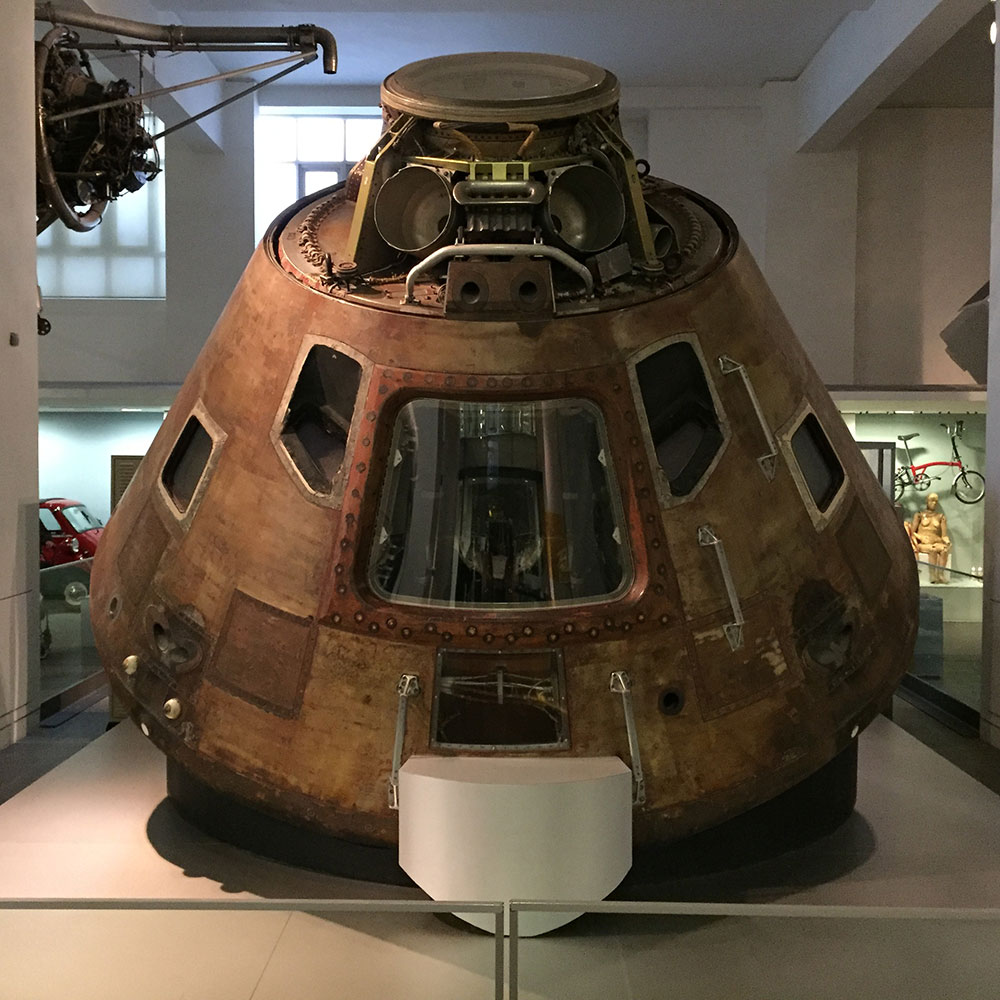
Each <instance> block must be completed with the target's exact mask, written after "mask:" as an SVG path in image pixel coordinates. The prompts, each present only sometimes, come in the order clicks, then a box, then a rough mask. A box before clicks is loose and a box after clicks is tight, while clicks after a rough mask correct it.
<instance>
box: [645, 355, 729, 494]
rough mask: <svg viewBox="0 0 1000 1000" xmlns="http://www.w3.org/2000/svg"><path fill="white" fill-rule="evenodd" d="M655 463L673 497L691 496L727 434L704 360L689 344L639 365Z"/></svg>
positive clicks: (655, 356) (652, 357) (650, 356)
mask: <svg viewBox="0 0 1000 1000" xmlns="http://www.w3.org/2000/svg"><path fill="white" fill-rule="evenodd" d="M635 374H636V378H637V379H638V382H639V392H640V393H641V395H642V405H643V407H644V408H645V411H646V419H647V421H649V432H650V435H651V437H652V439H653V447H654V448H655V449H656V458H657V461H658V462H659V463H660V468H662V469H663V472H664V474H665V475H666V477H667V482H669V484H670V492H671V493H672V494H673V495H674V496H686V495H687V494H688V493H690V492H691V491H692V490H693V489H694V488H695V486H696V485H697V484H698V481H699V480H700V479H701V477H702V476H703V475H704V474H705V472H706V470H707V469H708V467H709V466H710V465H711V464H712V459H714V458H715V455H716V453H717V452H718V450H719V448H721V447H722V440H723V435H722V429H721V428H720V427H719V421H718V418H717V417H716V414H715V405H714V403H713V401H712V393H711V392H710V390H709V388H708V382H707V381H706V380H705V373H704V371H703V370H702V366H701V361H700V360H699V359H698V355H697V354H696V353H695V350H694V348H693V347H692V346H691V345H690V344H689V343H687V342H686V341H679V342H678V343H676V344H669V345H668V346H667V347H664V348H663V349H662V350H660V351H657V352H656V353H655V354H651V355H649V357H647V358H643V360H642V361H640V362H639V363H638V364H637V365H636V366H635Z"/></svg>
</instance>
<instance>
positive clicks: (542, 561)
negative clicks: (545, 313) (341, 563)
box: [369, 399, 630, 608]
mask: <svg viewBox="0 0 1000 1000" xmlns="http://www.w3.org/2000/svg"><path fill="white" fill-rule="evenodd" d="M387 466H388V468H387V472H386V478H385V482H384V485H383V489H382V496H381V501H380V505H379V514H378V518H377V522H376V525H375V538H374V540H373V545H372V554H371V561H370V566H369V575H370V580H371V583H372V586H373V587H374V589H375V590H376V592H377V593H379V594H380V595H381V596H383V597H385V598H386V599H388V600H392V601H399V602H401V603H411V604H420V605H443V606H448V607H452V606H456V605H460V606H479V607H499V606H503V607H510V606H512V605H513V606H517V607H520V608H530V607H539V606H542V607H545V606H551V605H556V604H564V603H588V602H591V601H597V600H608V599H609V598H612V597H614V596H617V595H619V594H621V593H622V592H623V591H624V590H625V589H626V587H627V586H628V583H629V582H630V560H629V553H628V549H627V541H626V539H627V538H628V532H627V527H626V524H625V520H624V517H623V514H622V508H621V503H620V500H619V497H618V491H617V486H616V484H615V477H614V471H613V468H612V463H611V461H610V451H609V449H608V445H607V439H606V435H605V430H604V419H603V417H602V415H601V413H600V411H599V410H598V409H597V407H596V406H594V404H593V403H590V402H588V401H587V400H583V399H558V400H533V401H518V402H504V403H482V402H461V401H458V400H443V399H416V400H412V401H411V402H409V403H407V404H406V405H405V406H403V408H402V409H401V410H400V411H399V413H398V415H397V417H396V421H395V426H394V429H393V437H392V442H391V444H390V448H389V459H388V463H387Z"/></svg>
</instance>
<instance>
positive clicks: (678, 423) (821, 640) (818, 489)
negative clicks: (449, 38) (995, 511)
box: [91, 53, 917, 871]
mask: <svg viewBox="0 0 1000 1000" xmlns="http://www.w3.org/2000/svg"><path fill="white" fill-rule="evenodd" d="M618 98H619V88H618V82H617V80H616V79H615V77H614V76H613V75H612V74H611V73H610V72H607V71H605V70H603V69H600V68H598V67H596V66H593V65H591V64H589V63H585V62H581V61H578V60H574V59H568V58H561V57H554V56H540V55H535V54H528V53H479V54H473V55H461V56H445V57H442V58H437V59H430V60H426V61H423V62H418V63H413V64H411V65H409V66H406V67H404V68H402V69H400V70H399V71H397V72H395V73H393V74H392V75H390V76H389V77H388V78H387V79H386V81H385V82H384V84H383V87H382V102H383V107H384V115H385V131H384V133H383V135H382V136H381V138H380V139H379V140H378V142H377V144H376V145H375V147H374V149H373V150H372V151H371V153H370V154H369V155H368V156H367V157H366V158H365V159H364V160H363V161H362V162H361V163H359V164H358V165H357V167H356V168H355V169H354V170H353V171H352V172H351V174H350V176H349V177H348V178H347V180H346V181H345V182H344V183H341V184H339V185H337V186H335V187H333V188H329V189H327V190H324V191H321V192H319V193H317V194H314V195H310V196H308V197H306V198H304V199H303V200H301V201H300V202H298V203H296V204H295V205H293V206H291V207H290V208H289V209H287V210H286V211H285V212H284V213H283V214H282V215H281V216H279V217H278V218H277V219H276V220H275V221H274V223H273V224H272V225H271V227H270V229H269V230H268V232H267V235H266V236H265V238H264V240H263V242H262V243H261V244H260V246H258V248H257V250H256V251H255V253H254V255H253V257H252V259H251V260H250V263H249V265H248V266H247V269H246V271H245V273H244V274H243V277H242V279H241V280H240V282H239V284H238V286H237V287H236V289H235V291H234V293H233V296H232V298H231V300H230V302H229V304H228V306H227V307H226V309H225V311H224V313H223V314H222V316H221V318H220V319H219V321H218V323H217V325H216V327H215V329H214V332H213V333H212V335H211V337H210V338H209V340H208V342H207V343H206V345H205V347H204V349H203V351H202V353H201V355H200V357H199V358H198V360H197V362H196V364H195V366H194V368H193V369H192V371H191V373H190V375H189V376H188V378H187V380H186V381H185V383H184V385H183V388H182V389H181V391H180V393H179V395H178V397H177V400H176V402H175V403H174V406H173V408H172V409H171V410H170V412H169V414H168V415H167V417H166V419H165V421H164V423H163V426H162V429H161V430H160V431H159V433H158V435H157V437H156V439H155V441H154V442H153V444H152V446H151V447H150V449H149V453H148V454H147V456H146V458H145V460H144V461H143V463H142V465H141V468H140V469H139V472H138V473H137V476H136V478H135V480H134V482H133V483H132V485H131V486H130V488H129V489H128V491H127V493H126V495H125V497H124V499H123V500H122V501H121V503H120V505H119V507H118V509H117V510H116V512H115V514H114V516H113V517H112V518H111V521H110V523H109V524H108V526H107V528H106V530H105V534H104V538H103V540H102V543H101V546H100V549H99V550H98V553H97V557H96V562H95V567H94V573H93V589H92V601H91V608H92V614H93V620H94V632H95V636H96V640H97V644H98V647H99V650H100V653H101V656H102V659H103V662H104V663H105V665H106V668H107V672H108V675H109V677H110V680H111V684H112V686H113V689H114V691H115V692H116V694H118V695H119V696H120V697H121V698H122V699H123V700H124V701H125V702H126V703H127V705H128V706H129V709H130V711H131V714H132V716H133V718H134V719H135V721H136V722H137V723H138V725H139V726H140V727H141V728H142V730H143V732H145V733H146V734H147V735H148V736H149V737H150V739H151V740H152V741H153V742H154V743H155V744H156V745H157V746H158V747H159V748H160V749H161V750H162V751H163V752H164V753H165V754H166V756H167V758H168V783H169V788H170V793H171V795H172V796H174V797H175V799H176V800H177V801H178V803H179V804H180V805H181V807H182V809H186V810H187V811H188V812H189V813H190V814H191V815H194V816H196V817H200V818H202V819H205V821H206V822H207V824H208V825H209V826H210V827H212V825H213V822H214V828H215V829H216V830H221V832H222V833H223V834H224V835H228V834H231V835H233V836H238V835H239V831H238V830H233V829H229V830H228V834H227V828H226V822H225V819H224V817H225V816H226V815H232V813H231V810H238V811H239V814H240V815H241V816H242V817H243V818H242V819H241V821H240V823H239V824H231V826H232V825H238V826H240V827H241V829H242V828H245V827H246V825H247V821H246V818H247V817H248V816H254V817H258V818H260V819H261V821H262V822H265V823H271V824H277V825H276V826H275V829H278V830H281V831H284V833H281V834H278V835H277V839H278V840H282V839H284V840H285V841H286V842H288V843H290V842H292V841H295V840H296V838H299V837H304V838H307V839H308V838H310V837H312V838H320V840H322V841H323V842H327V843H332V844H340V845H341V847H342V849H343V851H345V852H347V854H350V853H351V851H352V850H355V849H356V851H360V852H361V853H360V854H358V853H357V852H356V851H355V853H354V854H353V855H351V856H352V857H355V858H361V861H360V863H359V865H360V868H361V870H362V871H363V870H364V867H365V862H364V859H365V858H366V857H374V854H375V853H377V851H378V850H380V849H384V850H388V851H389V852H391V851H392V850H393V848H394V845H395V843H396V837H397V821H396V812H395V810H394V806H395V805H396V795H397V781H398V774H399V769H400V766H401V763H402V762H405V761H406V760H407V759H408V758H410V757H411V756H413V755H430V756H454V755H462V756H466V757H500V758H512V757H539V758H562V759H566V760H568V761H572V760H582V759H587V758H594V757H602V756H617V757H619V758H620V759H621V760H622V761H623V762H624V763H625V764H627V765H628V767H629V769H630V771H631V782H632V810H633V814H632V829H633V836H634V843H635V845H636V848H637V849H640V848H648V847H650V846H651V845H664V844H668V843H671V842H675V841H678V840H681V839H682V838H685V837H688V836H689V835H691V834H694V833H696V832H698V831H703V830H706V829H708V828H710V827H712V826H715V825H717V824H721V823H723V822H724V821H727V820H730V819H731V818H733V817H736V816H738V815H740V814H742V813H745V812H746V811H747V810H750V809H752V808H753V807H757V806H760V805H761V804H762V803H766V802H768V801H771V800H774V799H775V798H776V797H778V796H779V795H781V794H782V793H787V792H788V791H789V790H791V789H795V788H797V787H799V786H800V783H803V782H805V781H807V780H813V779H814V778H815V776H816V775H818V774H819V775H822V774H824V773H830V772H829V769H830V768H831V766H834V765H835V764H837V762H840V763H839V764H838V765H837V770H838V773H839V774H840V775H841V778H843V775H844V774H847V779H846V783H847V784H848V785H850V789H851V791H850V795H849V801H847V802H846V809H847V810H848V811H849V809H850V807H851V805H852V803H853V784H852V782H853V778H854V773H855V772H854V768H855V758H854V756H853V748H854V746H855V744H856V739H857V736H858V733H859V731H860V730H861V729H863V728H864V727H865V726H866V725H867V724H868V723H869V722H870V721H871V720H872V718H873V717H874V716H875V714H876V713H877V712H879V710H880V709H881V708H882V707H883V705H884V704H885V703H886V702H887V700H888V699H889V697H890V695H891V693H892V691H893V689H894V688H895V686H896V684H897V682H898V680H899V678H900V676H901V675H902V674H903V672H904V671H905V670H906V668H907V665H908V662H909V657H910V653H911V650H912V645H913V641H914V636H915V631H916V594H917V578H916V571H915V568H914V565H913V558H912V553H911V552H910V549H909V543H908V542H907V539H906V536H905V534H904V533H903V531H902V530H901V528H900V526H899V524H898V523H897V521H896V519H895V516H894V512H893V510H892V507H891V504H890V503H889V501H888V500H887V499H886V498H885V496H883V495H882V494H881V492H880V489H879V486H878V483H877V482H876V480H875V478H874V476H873V475H872V473H871V471H870V470H869V468H868V466H867V465H866V463H865V461H864V459H863V458H862V456H861V454H860V452H859V451H858V449H857V447H856V445H855V444H854V442H853V440H852V439H851V436H850V434H849V432H848V430H847V428H846V426H845V425H844V422H843V420H842V419H841V418H840V416H839V415H838V413H837V411H836V409H835V408H834V405H833V403H832V402H831V400H830V398H829V396H828V395H827V393H826V391H825V389H824V387H823V385H822V384H821V382H820V381H819V379H818V378H817V376H816V374H815V372H814V371H813V369H812V367H811V365H810V364H809V361H808V360H807V358H806V355H805V353H804V352H803V350H802V348H801V346H800V345H799V344H798V342H797V341H796V339H795V338H794V336H793V334H792V333H791V331H790V329H789V326H788V324H787V322H786V320H785V318H784V317H783V315H782V313H781V310H780V309H779V307H778V305H777V304H776V302H775V299H774V297H773V295H772V294H771V292H770V291H769V290H768V287H767V285H766V283H765V282H764V280H763V278H762V276H761V274H760V271H759V270H758V268H757V266H756V264H755V263H754V260H753V258H752V256H751V254H750V252H749V250H748V249H747V247H746V245H745V243H744V242H743V241H742V240H741V238H740V235H739V233H738V231H737V229H736V227H735V226H734V224H733V222H732V220H731V219H730V218H729V217H728V216H727V215H726V214H725V212H724V211H722V210H721V209H720V208H719V207H718V206H716V205H714V204H713V203H712V202H710V201H709V200H708V199H706V198H704V197H702V196H701V195H699V194H697V193H695V192H693V191H690V190H686V189H684V188H682V187H679V186H677V185H676V184H672V183H670V182H669V181H666V180H661V179H658V178H656V177H654V176H653V175H652V174H651V173H650V172H649V166H648V164H646V163H645V162H643V161H641V160H640V161H637V160H636V159H635V158H634V157H633V154H632V152H631V150H630V148H629V146H628V144H627V142H626V141H625V139H624V138H623V136H622V131H621V124H620V120H619V114H618ZM842 784H843V782H842ZM838 808H840V809H841V812H843V811H844V803H843V801H841V802H840V805H839V806H838ZM213 816H214V817H215V820H214V821H213V820H212V817H213ZM220 817H222V819H220ZM337 850H339V848H337V849H334V850H333V851H332V854H333V855H336V854H337ZM365 851H369V852H370V853H369V854H368V855H366V854H365V853H364V852H365ZM345 856H346V855H345Z"/></svg>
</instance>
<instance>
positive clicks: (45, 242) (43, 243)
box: [35, 222, 58, 247]
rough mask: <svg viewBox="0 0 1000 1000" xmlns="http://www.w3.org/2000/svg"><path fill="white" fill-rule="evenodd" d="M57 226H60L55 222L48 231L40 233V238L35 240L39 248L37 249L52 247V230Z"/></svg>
mask: <svg viewBox="0 0 1000 1000" xmlns="http://www.w3.org/2000/svg"><path fill="white" fill-rule="evenodd" d="M56 225H58V223H55V222H53V223H52V225H51V226H49V228H48V229H46V230H44V231H43V232H41V233H39V234H38V236H37V237H36V238H35V246H37V247H50V246H52V228H53V226H56Z"/></svg>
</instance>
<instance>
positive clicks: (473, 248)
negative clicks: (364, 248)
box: [403, 243, 594, 303]
mask: <svg viewBox="0 0 1000 1000" xmlns="http://www.w3.org/2000/svg"><path fill="white" fill-rule="evenodd" d="M449 257H548V258H550V259H551V260H554V261H557V262H558V263H560V264H562V265H564V266H565V267H568V268H569V269H570V270H571V271H573V273H574V274H576V275H577V277H579V278H580V280H581V281H582V282H583V284H584V286H585V288H586V290H587V295H588V296H589V295H593V294H594V277H593V275H592V274H591V273H590V271H588V270H587V268H586V267H585V266H584V265H583V264H581V263H580V262H579V261H578V260H574V259H573V258H572V257H570V255H569V254H568V253H566V251H565V250H560V249H559V248H558V247H550V246H546V245H545V244H544V243H452V244H450V245H449V246H446V247H441V249H440V250H435V251H434V252H433V253H432V254H428V255H427V256H426V257H425V258H424V259H423V260H422V261H420V262H419V263H417V264H414V265H413V267H411V268H410V271H409V273H408V274H407V275H406V295H405V296H404V298H403V302H404V303H407V302H413V301H414V298H413V286H414V285H415V284H416V281H417V278H418V277H420V275H421V274H423V273H424V272H425V271H429V270H430V269H431V268H432V267H435V266H436V265H438V264H440V263H441V261H443V260H447V259H448V258H449Z"/></svg>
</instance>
